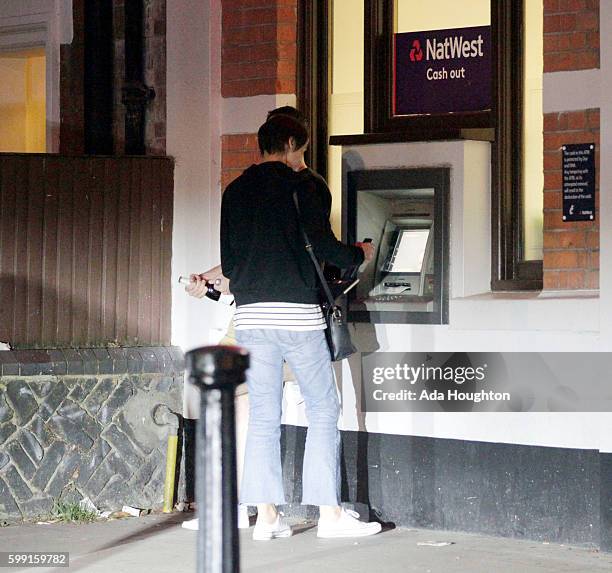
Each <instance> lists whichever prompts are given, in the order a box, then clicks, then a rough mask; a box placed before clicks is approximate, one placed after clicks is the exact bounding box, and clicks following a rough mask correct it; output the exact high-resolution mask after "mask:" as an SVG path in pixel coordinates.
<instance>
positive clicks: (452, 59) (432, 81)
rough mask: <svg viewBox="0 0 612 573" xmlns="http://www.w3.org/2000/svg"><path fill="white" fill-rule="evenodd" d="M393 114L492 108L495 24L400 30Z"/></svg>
mask: <svg viewBox="0 0 612 573" xmlns="http://www.w3.org/2000/svg"><path fill="white" fill-rule="evenodd" d="M394 39H395V70H394V84H393V87H394V93H393V115H396V116H398V115H413V114H431V113H453V112H469V111H485V110H488V109H491V27H490V26H476V27H472V28H453V29H449V30H433V31H426V32H404V33H401V34H395V36H394Z"/></svg>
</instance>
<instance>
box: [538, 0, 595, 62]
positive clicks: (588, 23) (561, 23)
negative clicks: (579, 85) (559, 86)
mask: <svg viewBox="0 0 612 573" xmlns="http://www.w3.org/2000/svg"><path fill="white" fill-rule="evenodd" d="M598 67H599V0H544V71H545V72H558V71H567V70H584V69H590V68H598Z"/></svg>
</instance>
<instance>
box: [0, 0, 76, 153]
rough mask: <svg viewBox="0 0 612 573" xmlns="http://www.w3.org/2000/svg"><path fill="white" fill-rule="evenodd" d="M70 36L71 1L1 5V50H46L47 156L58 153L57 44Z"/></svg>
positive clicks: (19, 0) (7, 0)
mask: <svg viewBox="0 0 612 573" xmlns="http://www.w3.org/2000/svg"><path fill="white" fill-rule="evenodd" d="M72 34H73V30H72V0H2V2H0V50H16V49H24V48H32V47H37V46H43V47H44V48H45V58H46V84H47V92H46V102H45V106H46V110H47V152H48V153H57V152H58V151H59V125H60V45H61V44H70V43H71V42H72Z"/></svg>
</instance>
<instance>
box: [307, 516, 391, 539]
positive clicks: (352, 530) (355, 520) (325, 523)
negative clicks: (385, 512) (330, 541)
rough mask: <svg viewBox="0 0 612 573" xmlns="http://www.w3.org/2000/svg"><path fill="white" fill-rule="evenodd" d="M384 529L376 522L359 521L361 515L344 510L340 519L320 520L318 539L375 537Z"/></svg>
mask: <svg viewBox="0 0 612 573" xmlns="http://www.w3.org/2000/svg"><path fill="white" fill-rule="evenodd" d="M381 529H382V526H381V525H380V523H377V522H376V521H370V522H366V521H359V514H358V513H357V512H356V511H352V510H350V509H343V510H342V511H341V513H340V517H339V518H338V519H325V520H323V519H319V522H318V527H317V537H326V538H337V537H366V536H367V535H375V534H376V533H378V532H379V531H380V530H381Z"/></svg>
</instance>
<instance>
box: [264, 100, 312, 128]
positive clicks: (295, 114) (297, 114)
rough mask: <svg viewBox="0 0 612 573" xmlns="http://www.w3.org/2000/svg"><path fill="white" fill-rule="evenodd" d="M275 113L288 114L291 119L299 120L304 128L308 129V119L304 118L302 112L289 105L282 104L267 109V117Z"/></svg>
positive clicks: (273, 115)
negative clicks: (269, 109)
mask: <svg viewBox="0 0 612 573" xmlns="http://www.w3.org/2000/svg"><path fill="white" fill-rule="evenodd" d="M277 115H288V116H289V117H292V118H293V119H296V120H297V121H299V122H300V123H301V124H302V125H303V126H304V127H305V128H307V129H308V121H306V118H305V117H304V115H303V114H302V112H301V111H299V110H298V109H296V108H294V107H293V106H291V105H284V106H282V107H277V108H276V109H273V110H272V111H269V112H268V117H267V119H270V118H271V117H275V116H277Z"/></svg>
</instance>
